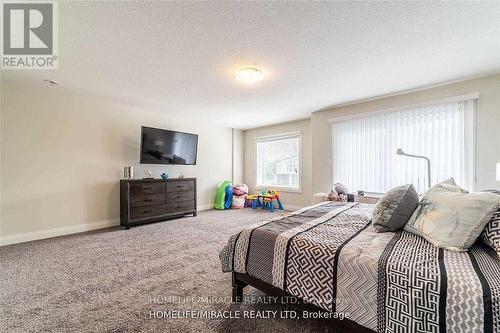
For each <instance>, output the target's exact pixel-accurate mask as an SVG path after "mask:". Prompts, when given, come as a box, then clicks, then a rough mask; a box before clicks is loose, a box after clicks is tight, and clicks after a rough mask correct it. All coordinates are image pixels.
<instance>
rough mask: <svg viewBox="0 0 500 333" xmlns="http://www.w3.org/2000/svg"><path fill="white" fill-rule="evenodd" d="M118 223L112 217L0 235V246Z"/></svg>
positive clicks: (107, 226) (118, 223)
mask: <svg viewBox="0 0 500 333" xmlns="http://www.w3.org/2000/svg"><path fill="white" fill-rule="evenodd" d="M118 225H120V220H118V219H113V220H105V221H99V222H94V223H84V224H77V225H72V226H67V227H59V228H52V229H46V230H38V231H33V232H25V233H21V234H14V235H8V236H0V246H5V245H11V244H17V243H24V242H30V241H34V240H39V239H46V238H52V237H58V236H65V235H70V234H76V233H80V232H85V231H91V230H96V229H102V228H109V227H114V226H118Z"/></svg>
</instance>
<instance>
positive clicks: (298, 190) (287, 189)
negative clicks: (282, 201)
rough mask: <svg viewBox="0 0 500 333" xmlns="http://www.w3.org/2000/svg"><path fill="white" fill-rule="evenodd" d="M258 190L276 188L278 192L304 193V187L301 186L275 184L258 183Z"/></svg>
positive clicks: (256, 187)
mask: <svg viewBox="0 0 500 333" xmlns="http://www.w3.org/2000/svg"><path fill="white" fill-rule="evenodd" d="M255 189H256V190H268V189H270V190H275V191H278V192H285V193H302V189H301V188H300V187H286V186H273V185H256V186H255Z"/></svg>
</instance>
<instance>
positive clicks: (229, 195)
mask: <svg viewBox="0 0 500 333" xmlns="http://www.w3.org/2000/svg"><path fill="white" fill-rule="evenodd" d="M232 203H233V187H232V186H231V185H228V186H226V203H225V204H224V208H225V209H231V204H232Z"/></svg>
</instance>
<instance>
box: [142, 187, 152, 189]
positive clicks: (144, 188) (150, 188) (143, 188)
mask: <svg viewBox="0 0 500 333" xmlns="http://www.w3.org/2000/svg"><path fill="white" fill-rule="evenodd" d="M142 189H143V190H152V188H151V187H143V188H142Z"/></svg>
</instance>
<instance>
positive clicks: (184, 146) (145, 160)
mask: <svg viewBox="0 0 500 333" xmlns="http://www.w3.org/2000/svg"><path fill="white" fill-rule="evenodd" d="M197 150H198V135H196V134H190V133H183V132H176V131H167V130H163V129H159V128H151V127H144V126H143V127H142V129H141V164H181V165H194V164H196V153H197Z"/></svg>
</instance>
